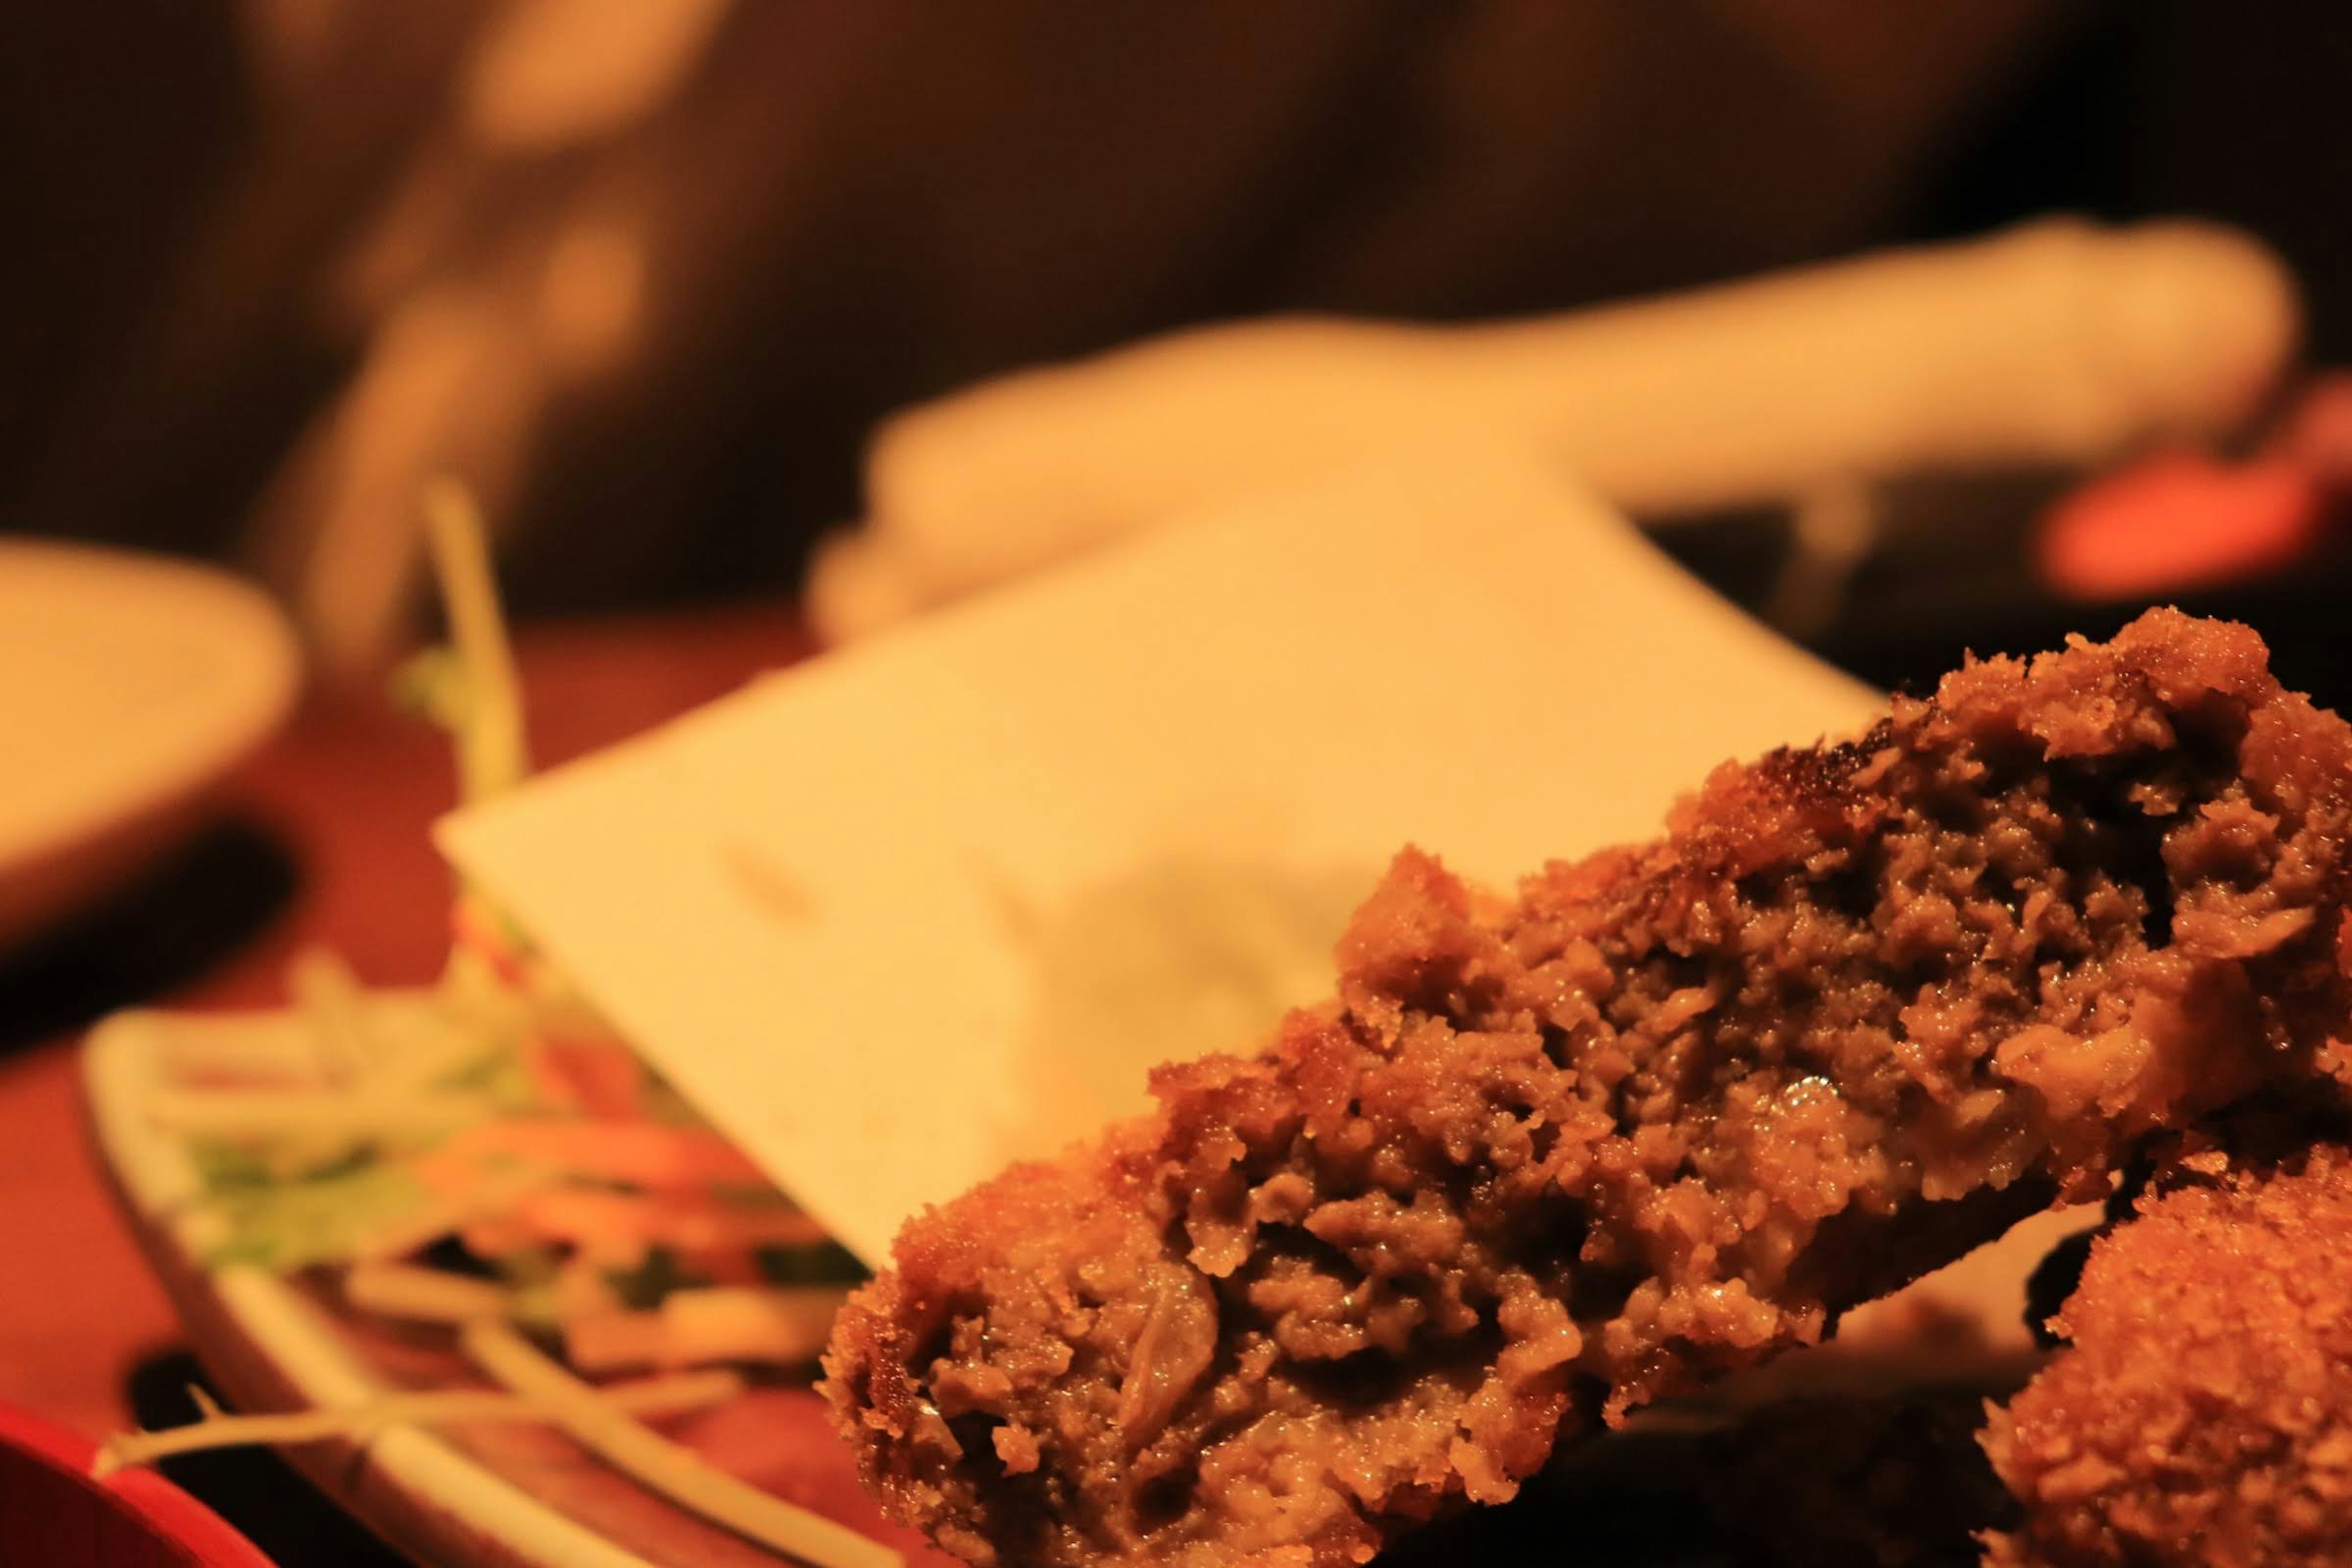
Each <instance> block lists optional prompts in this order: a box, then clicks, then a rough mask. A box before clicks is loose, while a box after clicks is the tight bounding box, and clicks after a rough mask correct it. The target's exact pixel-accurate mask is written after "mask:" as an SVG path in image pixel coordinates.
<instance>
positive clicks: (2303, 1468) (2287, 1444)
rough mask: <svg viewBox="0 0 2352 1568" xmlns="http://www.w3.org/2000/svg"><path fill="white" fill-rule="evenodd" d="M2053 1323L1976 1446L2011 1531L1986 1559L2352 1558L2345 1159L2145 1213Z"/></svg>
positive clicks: (2323, 1153)
mask: <svg viewBox="0 0 2352 1568" xmlns="http://www.w3.org/2000/svg"><path fill="white" fill-rule="evenodd" d="M2054 1326H2055V1327H2056V1328H2057V1330H2058V1331H2059V1332H2060V1333H2062V1334H2063V1335H2064V1336H2065V1338H2066V1339H2067V1340H2068V1341H2070V1342H2071V1345H2070V1348H2068V1349H2067V1350H2065V1351H2063V1352H2061V1353H2060V1354H2059V1356H2058V1358H2057V1359H2056V1360H2055V1361H2054V1362H2053V1363H2051V1364H2050V1365H2049V1366H2048V1367H2046V1368H2044V1369H2043V1370H2042V1372H2041V1373H2040V1374H2039V1375H2037V1376H2036V1377H2035V1378H2034V1379H2033V1381H2032V1383H2031V1384H2027V1385H2026V1388H2025V1390H2024V1392H2022V1393H2021V1394H2018V1395H2017V1397H2016V1398H2015V1399H2013V1400H2011V1402H2010V1404H2009V1405H2008V1407H2007V1408H2006V1409H2001V1410H1996V1411H1994V1412H1993V1415H1992V1422H1991V1425H1990V1427H1989V1428H1988V1429H1987V1431H1986V1434H1985V1439H1984V1441H1985V1450H1986V1452H1987V1453H1988V1454H1989V1455H1990V1457H1991V1458H1992V1461H1993V1468H1994V1469H1995V1470H1996V1471H1997V1472H1998V1473H1999V1474H2000V1478H2001V1479H2002V1480H2003V1481H2004V1482H2005V1483H2007V1485H2008V1486H2009V1488H2010V1489H2011V1492H2013V1493H2014V1494H2015V1495H2016V1497H2017V1500H2018V1501H2019V1502H2020V1503H2021V1504H2022V1505H2023V1506H2024V1509H2025V1515H2026V1519H2025V1523H2024V1524H2023V1525H2022V1526H2021V1528H2019V1529H2018V1530H2016V1531H2013V1532H2011V1533H2008V1534H2004V1535H2000V1536H1997V1537H1994V1538H1992V1539H1991V1540H1990V1542H1989V1546H1990V1551H1989V1552H1988V1555H1987V1559H1986V1561H1987V1562H1988V1563H1990V1564H1995V1565H1997V1568H2125V1565H2126V1564H2129V1565H2137V1568H2166V1565H2170V1564H2179V1565H2181V1568H2190V1565H2192V1564H2194V1565H2198V1568H2286V1565H2289V1564H2306V1563H2345V1562H2352V1154H2347V1152H2346V1151H2345V1150H2343V1149H2341V1148H2337V1147H2333V1146H2322V1147H2319V1148H2315V1149H2313V1150H2311V1151H2310V1152H2308V1153H2307V1154H2306V1155H2303V1156H2299V1157H2296V1158H2294V1159H2292V1160H2290V1161H2288V1162H2287V1163H2286V1164H2285V1165H2284V1168H2283V1169H2280V1170H2276V1171H2273V1170H2263V1169H2257V1170H2240V1171H2236V1172H2233V1173H2229V1174H2227V1175H2224V1176H2222V1177H2221V1178H2219V1179H2218V1180H2216V1181H2214V1182H2213V1183H2212V1184H2199V1185H2193V1186H2189V1187H2186V1188H2182V1189H2180V1190H2177V1191H2173V1192H2169V1193H2166V1194H2163V1195H2162V1196H2159V1197H2153V1198H2149V1199H2146V1200H2143V1202H2142V1204H2141V1205H2140V1212H2139V1215H2138V1216H2137V1218H2134V1219H2132V1220H2130V1221H2128V1222H2127V1223H2126V1224H2124V1225H2122V1226H2118V1227H2117V1228H2116V1229H2115V1230H2113V1231H2110V1232H2109V1233H2107V1234H2106V1235H2105V1236H2103V1237H2100V1238H2099V1239H2098V1240H2097V1241H2096V1242H2095V1243H2094V1244H2093V1245H2092V1247H2091V1256H2090V1259H2089V1261H2088V1262H2087V1263H2086V1264H2085V1265H2084V1269H2083V1280H2082V1283H2081V1284H2080V1285H2079V1286H2078V1287H2076V1289H2075V1291H2074V1294H2073V1295H2072V1296H2071V1297H2069V1298H2068V1299H2067V1301H2066V1305H2065V1308H2064V1310H2063V1311H2062V1312H2060V1313H2059V1315H2058V1318H2057V1320H2056V1322H2055V1324H2054Z"/></svg>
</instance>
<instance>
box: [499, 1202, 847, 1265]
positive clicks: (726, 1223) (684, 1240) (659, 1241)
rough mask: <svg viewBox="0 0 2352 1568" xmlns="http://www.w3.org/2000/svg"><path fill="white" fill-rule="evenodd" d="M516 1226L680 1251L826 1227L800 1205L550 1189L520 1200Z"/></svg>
mask: <svg viewBox="0 0 2352 1568" xmlns="http://www.w3.org/2000/svg"><path fill="white" fill-rule="evenodd" d="M513 1214H514V1219H515V1221H516V1223H518V1224H520V1225H522V1226H528V1227H530V1229H532V1230H534V1231H536V1232H538V1233H539V1234H540V1235H541V1237H546V1238H547V1239H549V1240H551V1241H567V1242H572V1243H575V1244H582V1245H585V1244H589V1243H621V1242H629V1243H636V1244H640V1245H643V1246H647V1247H674V1248H676V1249H677V1250H679V1251H681V1252H688V1253H714V1252H722V1251H726V1250H729V1249H730V1248H731V1249H738V1250H740V1249H742V1248H745V1247H804V1246H814V1245H815V1244H816V1243H818V1242H821V1241H823V1240H824V1239H825V1232H824V1226H820V1225H819V1224H817V1222H816V1221H815V1220H814V1219H811V1218H810V1217H809V1216H808V1215H804V1214H803V1213H801V1212H800V1211H799V1210H798V1209H792V1208H783V1207H775V1208H765V1207H761V1208H746V1207H740V1206H734V1205H724V1204H717V1203H709V1202H698V1201H694V1200H691V1199H687V1198H682V1197H674V1196H673V1197H639V1196H636V1195H635V1194H629V1193H608V1192H597V1191H594V1190H593V1189H590V1188H585V1187H551V1188H546V1189H543V1190H541V1191H539V1192H534V1193H531V1194H527V1195H526V1196H525V1197H524V1198H523V1199H522V1200H521V1201H520V1203H518V1204H517V1205H515V1208H514V1211H513Z"/></svg>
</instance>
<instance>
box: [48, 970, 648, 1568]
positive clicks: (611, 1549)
mask: <svg viewBox="0 0 2352 1568" xmlns="http://www.w3.org/2000/svg"><path fill="white" fill-rule="evenodd" d="M301 1027H302V1026H301V1024H300V1023H299V1021H298V1020H297V1019H295V1018H294V1017H293V1016H291V1015H288V1014H231V1015H219V1016H191V1015H172V1014H162V1013H128V1014H123V1015H121V1016H117V1017H115V1018H112V1019H110V1020H109V1021H108V1022H107V1023H105V1024H104V1025H102V1026H100V1027H99V1029H98V1030H97V1031H96V1032H95V1033H94V1034H92V1035H91V1036H90V1038H89V1044H88V1046H87V1047H85V1049H84V1052H83V1058H82V1059H83V1068H82V1070H83V1075H84V1083H85V1087H86V1089H87V1090H88V1095H89V1110H90V1118H91V1122H92V1125H93V1128H94V1130H95V1131H96V1134H97V1138H98V1144H99V1149H100V1152H101V1154H102V1155H103V1156H104V1158H105V1161H106V1165H107V1168H108V1170H109V1172H110V1173H111V1174H112V1176H113V1178H114V1181H115V1183H116V1184H117V1185H118V1186H119V1187H120V1189H121V1195H122V1198H123V1201H124V1203H125V1205H127V1206H128V1208H129V1209H130V1211H131V1217H132V1219H133V1220H134V1222H135V1223H136V1224H137V1226H138V1228H139V1230H140V1233H141V1238H142V1241H144V1242H145V1243H146V1245H147V1247H148V1248H149V1250H150V1252H151V1254H153V1255H154V1258H155V1263H156V1265H157V1268H158V1269H159V1271H160V1272H161V1273H162V1274H163V1279H164V1283H165V1285H166V1287H167V1288H169V1289H171V1290H172V1292H173V1298H174V1300H175V1302H176V1303H177V1304H178V1305H179V1306H180V1308H181V1310H182V1311H183V1313H187V1312H188V1311H189V1309H190V1306H191V1302H190V1300H189V1297H188V1294H187V1291H188V1289H189V1288H190V1282H191V1281H192V1280H197V1279H200V1280H201V1281H202V1282H203V1284H204V1286H205V1288H206V1289H209V1291H210V1293H211V1295H212V1297H213V1298H214V1299H215V1300H216V1301H217V1304H218V1310H219V1313H220V1315H221V1317H222V1318H223V1319H224V1320H225V1325H224V1327H225V1329H226V1335H233V1336H235V1337H236V1338H237V1339H239V1340H241V1341H242V1342H244V1343H246V1344H247V1345H249V1346H250V1347H252V1349H253V1350H254V1351H255V1352H257V1356H258V1358H259V1360H260V1361H261V1362H263V1363H266V1364H267V1366H268V1368H271V1369H274V1370H275V1372H276V1373H278V1376H279V1377H281V1378H282V1379H283V1381H284V1383H285V1384H286V1385H287V1386H286V1392H287V1393H289V1394H291V1395H292V1396H293V1397H294V1399H295V1400H298V1401H299V1402H301V1403H303V1404H309V1405H350V1404H356V1403H358V1402H360V1401H362V1400H364V1399H366V1398H368V1397H369V1396H370V1395H372V1394H379V1393H382V1392H383V1390H384V1388H385V1386H386V1385H385V1384H384V1381H383V1379H382V1377H381V1376H379V1375H378V1374H377V1373H375V1372H374V1371H373V1370H372V1369H371V1368H370V1367H368V1366H367V1365H366V1364H365V1363H363V1362H362V1360H361V1359H360V1357H359V1356H358V1355H356V1354H355V1353H354V1352H353V1349H352V1344H351V1342H350V1339H349V1337H348V1335H347V1334H346V1332H345V1331H343V1330H342V1329H341V1327H339V1326H338V1325H337V1323H336V1322H335V1321H334V1320H333V1319H332V1318H331V1317H330V1316H329V1315H328V1314H327V1313H326V1312H324V1311H322V1310H320V1307H319V1306H318V1304H317V1303H316V1302H315V1301H313V1300H311V1299H310V1297H309V1296H307V1295H306V1294H304V1293H303V1292H302V1291H301V1290H299V1289H297V1288H295V1287H294V1286H293V1285H292V1284H290V1283H289V1281H287V1280H285V1279H280V1278H279V1277H278V1276H277V1275H274V1274H271V1273H268V1272H267V1271H266V1270H263V1269H260V1268H253V1267H250V1266H240V1267H231V1268H215V1269H205V1268H203V1267H202V1265H200V1264H199V1263H198V1262H197V1261H196V1259H197V1257H198V1254H199V1250H200V1246H201V1243H200V1239H199V1237H197V1236H196V1235H195V1234H194V1226H192V1224H191V1222H190V1216H189V1212H188V1211H189V1205H190V1203H191V1201H192V1200H193V1199H194V1197H195V1196H196V1195H197V1193H198V1191H199V1180H198V1176H197V1173H196V1169H195V1165H194V1163H193V1162H192V1161H191V1160H190V1159H189V1157H188V1155H187V1152H186V1151H185V1150H184V1148H183V1147H182V1146H181V1144H180V1143H179V1142H177V1141H176V1140H173V1139H169V1138H159V1137H157V1136H155V1135H154V1134H153V1132H152V1131H150V1130H149V1128H148V1126H147V1124H146V1121H145V1117H144V1114H143V1112H142V1106H144V1104H145V1103H146V1101H147V1098H148V1094H149V1091H150V1090H151V1089H152V1088H153V1087H155V1086H156V1085H157V1084H158V1083H159V1082H160V1081H161V1080H162V1075H163V1056H164V1052H165V1050H166V1048H167V1047H168V1045H169V1041H170V1038H171V1037H172V1035H173V1033H174V1032H183V1033H200V1032H211V1033H213V1034H215V1035H221V1034H233V1035H246V1036H256V1037H273V1036H274V1037H281V1038H295V1037H299V1030H300V1028H301ZM203 1315H204V1314H203V1313H202V1312H201V1310H200V1312H199V1313H198V1314H197V1316H198V1317H199V1319H200V1320H201V1318H202V1316H203ZM190 1327H191V1329H192V1331H194V1333H195V1334H196V1336H197V1337H198V1339H199V1340H200V1341H204V1342H205V1343H204V1344H203V1345H202V1346H201V1347H200V1348H202V1349H204V1350H205V1351H207V1352H211V1351H214V1350H215V1349H216V1348H217V1346H218V1344H219V1342H220V1340H221V1339H222V1338H223V1337H225V1335H224V1332H223V1331H222V1330H221V1329H215V1330H213V1331H209V1332H208V1331H207V1328H206V1325H205V1323H204V1322H202V1321H192V1322H191V1324H190ZM220 1370H221V1369H219V1368H218V1367H215V1373H219V1372H220ZM237 1392H238V1393H239V1394H244V1395H249V1394H250V1393H251V1392H252V1391H250V1390H247V1389H240V1390H238V1391H237ZM311 1451H312V1452H314V1453H316V1452H319V1451H320V1450H317V1449H313V1450H311ZM346 1452H348V1450H346ZM336 1468H337V1469H338V1471H339V1472H340V1473H341V1475H342V1477H343V1479H345V1480H346V1481H349V1482H352V1483H355V1484H352V1485H351V1486H349V1487H348V1488H345V1487H335V1486H330V1490H331V1491H334V1492H335V1493H336V1495H338V1496H339V1497H341V1498H342V1499H343V1500H345V1501H346V1502H348V1503H351V1504H352V1506H354V1507H355V1508H356V1509H360V1510H363V1517H366V1518H368V1520H369V1522H370V1523H371V1524H373V1525H374V1526H375V1527H376V1528H377V1529H379V1530H381V1531H384V1533H386V1534H387V1535H388V1536H389V1537H390V1538H391V1539H393V1540H394V1542H396V1543H398V1544H399V1545H401V1546H403V1547H404V1548H405V1549H407V1550H410V1551H413V1552H418V1553H419V1554H420V1555H422V1556H424V1557H425V1558H426V1560H428V1561H433V1562H461V1561H462V1562H476V1561H489V1562H497V1563H516V1564H530V1565H533V1568H537V1565H540V1564H544V1565H546V1568H656V1565H655V1564H654V1563H651V1562H650V1561H649V1560H648V1559H646V1558H644V1557H640V1556H638V1555H636V1554H635V1553H634V1552H625V1551H623V1550H621V1549H620V1548H619V1547H617V1546H614V1544H613V1543H612V1542H609V1541H606V1540H604V1539H603V1538H602V1537H600V1536H598V1535H596V1534H595V1533H594V1532H593V1531H589V1530H586V1529H584V1528H583V1527H582V1526H581V1525H579V1524H577V1523H575V1522H573V1521H572V1520H569V1519H567V1518H565V1517H564V1516H563V1515H562V1514H561V1513H558V1512H557V1511H556V1510H553V1509H552V1508H550V1507H549V1506H548V1505H547V1504H546V1503H544V1502H542V1501H541V1500H539V1499H537V1498H534V1497H532V1496H530V1494H529V1493H527V1492H525V1491H524V1490H522V1489H520V1487H517V1486H516V1485H514V1484H513V1483H512V1482H510V1481H508V1480H506V1479H501V1478H500V1477H499V1476H498V1475H496V1474H494V1473H492V1472H491V1471H490V1470H489V1469H488V1468H485V1467H484V1466H483V1465H482V1464H481V1463H479V1462H478V1460H476V1459H474V1458H471V1457H469V1456H467V1455H466V1454H464V1453H462V1452H460V1451H459V1450H458V1449H457V1447H454V1446H453V1445H451V1444H450V1443H448V1442H446V1441H445V1440H443V1439H442V1438H441V1437H438V1436H435V1435H434V1434H432V1433H430V1432H426V1431H424V1430H422V1429H419V1428H416V1427H413V1426H395V1427H392V1428H389V1429H387V1430H385V1431H383V1432H382V1433H380V1434H378V1435H377V1436H375V1438H374V1439H373V1441H372V1442H371V1443H370V1444H369V1445H368V1447H367V1454H366V1469H367V1471H368V1472H369V1475H368V1477H367V1478H366V1479H365V1480H364V1481H363V1482H362V1481H361V1479H360V1478H359V1477H358V1476H357V1475H356V1474H354V1473H353V1472H352V1469H351V1468H350V1467H349V1466H348V1465H339V1466H337V1467H336ZM371 1498H373V1499H376V1500H379V1506H377V1507H374V1508H369V1507H368V1506H367V1500H369V1499H371ZM383 1500H426V1506H425V1507H423V1508H421V1509H416V1510H411V1509H409V1508H406V1507H397V1506H388V1505H387V1504H386V1503H385V1502H384V1501H383Z"/></svg>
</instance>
